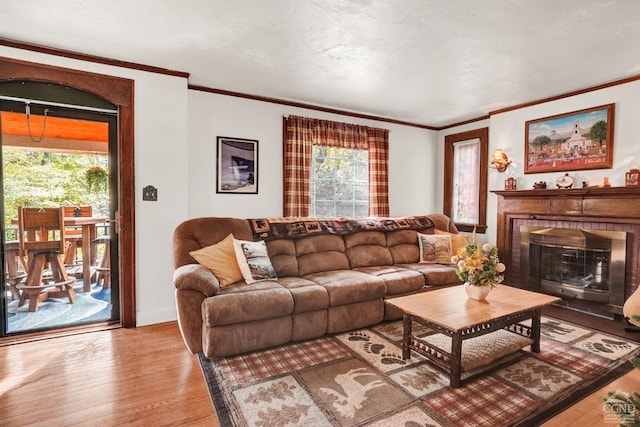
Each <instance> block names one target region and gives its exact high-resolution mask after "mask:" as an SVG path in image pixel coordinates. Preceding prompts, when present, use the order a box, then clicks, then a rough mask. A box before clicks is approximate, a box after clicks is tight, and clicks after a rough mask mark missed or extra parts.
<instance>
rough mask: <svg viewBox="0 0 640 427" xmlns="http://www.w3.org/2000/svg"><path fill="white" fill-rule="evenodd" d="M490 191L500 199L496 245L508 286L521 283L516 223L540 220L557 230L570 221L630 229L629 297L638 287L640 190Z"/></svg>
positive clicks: (616, 228) (627, 274)
mask: <svg viewBox="0 0 640 427" xmlns="http://www.w3.org/2000/svg"><path fill="white" fill-rule="evenodd" d="M492 193H495V194H496V195H497V196H498V217H497V228H496V244H497V245H498V248H499V252H500V259H501V260H503V262H504V263H505V264H506V265H507V271H506V277H505V279H506V282H507V283H510V284H514V285H516V286H518V285H519V284H520V278H519V273H520V267H519V263H520V258H519V245H520V236H519V233H520V232H519V227H518V226H517V225H518V224H521V223H523V222H526V221H537V222H538V223H540V224H543V225H544V226H550V227H555V226H556V224H561V223H568V222H570V223H572V224H575V223H579V225H580V226H584V228H591V229H602V230H620V231H626V232H627V233H628V238H627V267H626V280H625V298H628V297H629V295H631V293H632V292H633V291H634V290H635V289H636V288H637V286H638V285H637V283H638V278H639V277H640V276H639V271H638V267H639V260H638V258H639V253H640V243H639V242H640V187H587V188H573V189H541V190H537V189H533V190H504V191H502V190H498V191H492ZM514 224H515V226H514Z"/></svg>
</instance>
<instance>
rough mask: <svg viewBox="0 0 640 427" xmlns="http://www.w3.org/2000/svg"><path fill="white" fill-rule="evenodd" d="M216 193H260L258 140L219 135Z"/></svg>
mask: <svg viewBox="0 0 640 427" xmlns="http://www.w3.org/2000/svg"><path fill="white" fill-rule="evenodd" d="M217 141H218V149H217V155H216V157H217V158H216V165H217V167H216V172H217V184H216V193H232V194H258V141H257V140H254V139H243V138H230V137H226V136H219V137H218V138H217Z"/></svg>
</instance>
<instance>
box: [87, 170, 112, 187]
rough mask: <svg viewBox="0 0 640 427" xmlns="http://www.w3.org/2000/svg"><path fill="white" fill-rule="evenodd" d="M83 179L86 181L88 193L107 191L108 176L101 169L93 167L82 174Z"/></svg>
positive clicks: (105, 171)
mask: <svg viewBox="0 0 640 427" xmlns="http://www.w3.org/2000/svg"><path fill="white" fill-rule="evenodd" d="M84 178H85V180H86V181H87V188H88V189H89V191H95V192H99V191H104V190H106V189H107V182H108V181H109V174H108V173H107V170H106V169H105V168H103V167H100V166H94V167H91V168H89V169H87V171H86V172H85V173H84Z"/></svg>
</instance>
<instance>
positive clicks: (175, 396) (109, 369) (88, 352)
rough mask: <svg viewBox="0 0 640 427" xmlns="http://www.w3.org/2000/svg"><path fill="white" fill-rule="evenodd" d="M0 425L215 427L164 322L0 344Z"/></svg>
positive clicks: (564, 417)
mask: <svg viewBox="0 0 640 427" xmlns="http://www.w3.org/2000/svg"><path fill="white" fill-rule="evenodd" d="M639 388H640V370H633V371H632V372H630V373H628V374H626V375H625V376H623V377H621V378H620V379H618V380H617V381H614V382H613V383H611V384H609V385H608V386H606V387H604V388H603V389H602V390H601V391H598V392H596V393H594V394H592V395H591V396H589V397H587V398H586V399H584V400H583V401H581V402H579V403H577V404H576V405H574V406H572V407H570V408H568V409H567V410H566V411H564V412H563V413H562V414H560V415H558V416H556V417H555V418H553V419H552V420H550V421H548V422H547V423H546V424H544V426H546V427H554V426H563V427H565V426H575V427H578V426H580V427H584V426H600V425H603V411H602V403H601V399H602V397H603V396H604V395H605V394H606V391H607V390H615V389H621V390H627V391H631V390H637V389H639ZM0 424H1V425H2V426H5V427H12V426H38V425H42V426H105V427H108V426H124V425H126V426H145V427H146V426H213V427H217V426H218V421H217V418H216V416H215V413H214V410H213V406H212V404H211V400H210V398H209V394H208V392H207V389H206V385H205V383H204V379H203V376H202V372H201V371H200V366H199V364H198V360H197V358H196V356H194V355H192V354H190V353H189V352H188V351H187V349H186V347H185V346H184V344H183V343H182V339H181V337H180V333H179V331H178V326H177V323H176V322H170V323H163V324H159V325H152V326H145V327H140V328H136V329H112V330H107V331H99V332H90V333H81V334H77V335H71V336H65V337H58V338H49V339H43V340H39V341H34V342H29V343H20V344H13V345H6V346H0ZM610 425H615V424H610Z"/></svg>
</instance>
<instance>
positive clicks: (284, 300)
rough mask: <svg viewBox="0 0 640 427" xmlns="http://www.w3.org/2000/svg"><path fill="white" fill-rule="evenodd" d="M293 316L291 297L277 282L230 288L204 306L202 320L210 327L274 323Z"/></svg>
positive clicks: (241, 284)
mask: <svg viewBox="0 0 640 427" xmlns="http://www.w3.org/2000/svg"><path fill="white" fill-rule="evenodd" d="M291 313H293V297H292V296H291V293H290V292H289V291H288V290H287V289H285V288H283V287H282V286H281V285H280V284H278V283H277V282H274V281H261V282H256V283H253V284H251V285H247V284H245V283H244V282H240V283H238V284H233V285H229V286H227V287H225V288H222V289H221V290H220V292H219V293H218V295H216V296H214V297H209V298H206V299H205V300H204V301H203V302H202V319H203V322H204V324H205V325H206V326H210V327H211V326H219V325H231V324H233V323H243V322H250V321H254V320H263V319H271V318H275V317H281V316H287V315H290V314H291Z"/></svg>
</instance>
